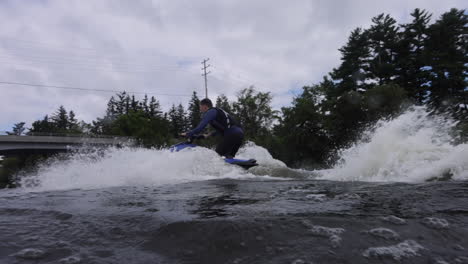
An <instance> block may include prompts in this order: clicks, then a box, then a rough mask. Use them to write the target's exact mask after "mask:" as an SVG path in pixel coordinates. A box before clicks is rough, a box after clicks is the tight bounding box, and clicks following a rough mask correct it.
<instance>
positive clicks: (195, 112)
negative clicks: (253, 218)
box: [187, 92, 202, 128]
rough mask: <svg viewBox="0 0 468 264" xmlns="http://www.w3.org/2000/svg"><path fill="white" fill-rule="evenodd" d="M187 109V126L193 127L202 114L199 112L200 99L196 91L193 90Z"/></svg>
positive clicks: (198, 121)
mask: <svg viewBox="0 0 468 264" xmlns="http://www.w3.org/2000/svg"><path fill="white" fill-rule="evenodd" d="M187 111H188V124H189V127H190V128H194V127H196V126H197V125H198V123H200V121H201V116H202V114H201V112H200V99H199V98H198V96H197V92H193V94H192V98H191V99H190V102H189V106H188V109H187Z"/></svg>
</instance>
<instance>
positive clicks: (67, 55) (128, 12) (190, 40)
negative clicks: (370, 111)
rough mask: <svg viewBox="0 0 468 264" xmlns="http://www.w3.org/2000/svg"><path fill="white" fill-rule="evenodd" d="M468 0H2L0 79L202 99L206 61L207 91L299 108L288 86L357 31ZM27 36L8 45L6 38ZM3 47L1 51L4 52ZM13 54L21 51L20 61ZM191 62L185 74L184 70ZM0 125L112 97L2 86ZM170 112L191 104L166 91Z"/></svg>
mask: <svg viewBox="0 0 468 264" xmlns="http://www.w3.org/2000/svg"><path fill="white" fill-rule="evenodd" d="M465 2H466V1H462V0H447V1H426V0H414V1H404V0H399V1H371V0H346V1H318V0H317V1H306V0H303V1H302V0H297V1H266V0H260V1H232V0H227V1H211V0H210V1H209V0H204V1H188V0H186V1H170V0H161V1H149V0H144V1H127V0H122V1H115V0H102V1H78V0H72V1H61V0H51V1H35V2H31V1H6V2H2V3H0V29H1V30H0V32H1V33H0V58H1V59H3V64H2V65H1V66H0V81H2V80H3V81H17V82H32V83H44V84H51V85H64V86H77V87H85V88H97V89H112V90H123V89H126V90H134V91H135V90H138V91H142V90H143V91H147V92H152V93H171V94H175V93H177V94H188V95H190V94H191V93H192V91H193V90H194V89H195V90H196V91H197V92H198V93H199V94H203V93H204V88H203V80H202V78H201V76H200V73H201V71H200V67H201V65H200V61H201V59H203V58H205V57H210V58H211V60H210V63H211V64H213V67H212V68H211V70H212V73H211V74H210V75H209V88H210V96H211V97H214V96H216V95H218V94H220V93H224V94H226V95H228V97H229V98H234V96H235V94H236V92H237V91H238V90H239V89H241V88H245V87H248V86H249V85H251V84H254V85H255V86H256V87H257V88H258V89H259V90H261V91H269V92H272V93H273V94H274V95H276V97H275V99H274V104H275V107H280V106H282V105H286V104H288V103H289V102H290V101H291V98H292V96H293V95H292V94H291V93H288V91H289V90H291V89H298V88H300V87H301V86H302V85H310V84H313V83H316V82H318V81H320V80H321V78H322V76H324V75H325V74H326V73H327V72H329V71H330V70H331V69H332V68H333V67H336V66H337V65H338V64H339V52H338V51H337V49H338V48H339V47H341V46H342V45H343V44H344V43H345V42H346V39H347V36H348V34H349V32H350V31H351V30H352V29H354V28H356V27H368V26H369V25H370V23H371V18H372V17H373V16H375V15H377V14H379V13H389V14H391V15H392V16H394V17H395V18H396V19H397V21H398V22H400V23H403V22H407V21H405V19H406V20H408V19H410V18H409V13H410V12H411V11H412V10H413V9H414V8H416V7H420V8H425V9H427V10H428V11H429V12H431V13H434V17H435V18H437V17H438V16H439V15H440V14H441V13H443V12H446V11H448V10H449V9H450V8H451V7H458V8H465V7H466V3H465ZM7 39H10V43H11V40H12V39H20V40H26V41H30V42H29V43H28V42H24V43H23V42H22V43H19V42H18V43H16V44H15V42H14V41H13V43H14V44H15V46H14V47H13V48H7V47H5V43H6V42H7V41H6V40H7ZM2 47H3V48H2ZM13 53H15V54H13ZM178 65H183V66H184V68H183V71H176V70H177V67H178ZM0 91H1V94H2V96H1V97H0V111H1V112H2V115H0V130H2V128H3V129H4V128H6V127H10V126H11V125H12V123H13V122H19V121H28V122H30V121H32V120H34V119H37V118H40V117H42V116H43V115H45V114H49V113H51V112H53V111H55V109H56V108H57V107H58V106H59V105H60V104H63V105H64V106H65V107H66V108H67V109H73V110H74V111H75V112H76V113H77V114H78V118H83V119H85V120H86V121H88V122H89V121H91V120H93V119H95V118H96V117H98V116H101V115H102V114H103V113H104V110H105V104H106V102H107V100H108V99H109V97H110V95H111V94H108V93H84V92H76V91H68V90H57V89H42V88H41V89H40V88H25V87H23V88H21V87H15V86H5V85H0ZM158 99H159V100H160V101H161V104H162V105H163V106H164V107H165V108H166V109H167V108H168V107H170V105H171V104H173V103H175V104H178V103H183V104H186V103H187V101H188V98H187V97H167V96H159V97H158Z"/></svg>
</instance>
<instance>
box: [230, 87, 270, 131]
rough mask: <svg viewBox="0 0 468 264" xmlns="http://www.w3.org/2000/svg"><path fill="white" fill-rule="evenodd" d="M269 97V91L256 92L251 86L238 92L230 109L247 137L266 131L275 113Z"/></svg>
mask: <svg viewBox="0 0 468 264" xmlns="http://www.w3.org/2000/svg"><path fill="white" fill-rule="evenodd" d="M271 99H272V97H271V95H270V93H262V92H257V91H255V89H254V87H253V86H251V87H249V88H245V89H243V90H242V91H240V93H239V94H238V96H237V101H236V102H234V103H233V105H232V109H233V112H234V115H235V116H236V117H237V119H239V120H238V121H239V122H240V123H241V124H242V126H243V128H244V131H245V134H246V136H247V137H249V138H254V137H258V136H263V135H265V134H266V133H268V129H269V128H271V124H272V121H273V119H274V117H275V113H276V112H275V111H273V109H272V108H271V106H270V104H271Z"/></svg>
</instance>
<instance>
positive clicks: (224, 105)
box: [216, 94, 232, 113]
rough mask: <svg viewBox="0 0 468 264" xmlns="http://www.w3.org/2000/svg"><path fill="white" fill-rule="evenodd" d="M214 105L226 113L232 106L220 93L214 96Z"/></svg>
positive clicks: (230, 110) (229, 111)
mask: <svg viewBox="0 0 468 264" xmlns="http://www.w3.org/2000/svg"><path fill="white" fill-rule="evenodd" d="M216 107H217V108H221V109H223V110H224V111H226V112H228V113H231V112H232V106H231V104H230V103H229V100H228V98H227V97H226V96H225V95H224V94H221V95H219V96H218V97H217V98H216Z"/></svg>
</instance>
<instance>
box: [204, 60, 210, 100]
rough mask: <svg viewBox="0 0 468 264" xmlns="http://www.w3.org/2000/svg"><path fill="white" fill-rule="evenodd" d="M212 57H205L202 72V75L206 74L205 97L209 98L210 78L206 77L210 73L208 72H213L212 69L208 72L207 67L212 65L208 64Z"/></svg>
mask: <svg viewBox="0 0 468 264" xmlns="http://www.w3.org/2000/svg"><path fill="white" fill-rule="evenodd" d="M209 60H210V58H207V59H204V60H203V62H202V64H203V68H202V70H203V73H202V76H205V98H208V79H207V78H206V76H207V75H208V73H211V71H209V72H206V69H208V67H210V66H211V65H209V64H208V65H206V62H207V61H209Z"/></svg>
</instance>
